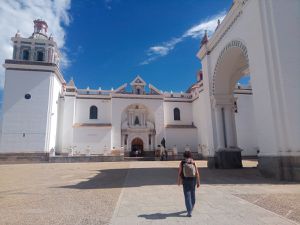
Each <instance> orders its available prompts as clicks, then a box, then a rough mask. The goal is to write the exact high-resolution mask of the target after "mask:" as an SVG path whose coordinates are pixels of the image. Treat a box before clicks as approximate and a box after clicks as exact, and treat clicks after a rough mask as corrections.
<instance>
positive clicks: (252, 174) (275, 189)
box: [0, 161, 300, 225]
mask: <svg viewBox="0 0 300 225" xmlns="http://www.w3.org/2000/svg"><path fill="white" fill-rule="evenodd" d="M178 163H179V162H175V161H172V162H171V161H169V162H161V161H150V162H114V163H72V164H59V163H58V164H11V165H0V205H1V207H0V215H1V216H0V224H1V225H6V224H9V225H11V224H18V225H22V224H37V225H43V224H51V225H52V224H53V225H54V224H55V225H56V224H78V225H81V224H124V225H125V224H216V225H220V224H222V225H235V224H247V225H252V224H253V225H254V224H258V225H262V224H272V225H273V224H300V184H299V183H286V182H278V181H275V180H271V179H265V178H263V177H261V176H260V174H259V172H258V170H257V169H256V168H255V166H256V162H255V161H244V162H243V164H244V166H245V168H244V169H241V170H208V169H207V168H206V162H205V161H198V162H197V163H198V166H200V167H201V168H200V175H201V187H200V189H198V190H197V203H196V206H195V209H194V212H193V217H192V218H187V217H185V215H186V212H185V207H184V199H183V193H182V187H181V186H180V187H178V186H177V185H176V176H177V166H178Z"/></svg>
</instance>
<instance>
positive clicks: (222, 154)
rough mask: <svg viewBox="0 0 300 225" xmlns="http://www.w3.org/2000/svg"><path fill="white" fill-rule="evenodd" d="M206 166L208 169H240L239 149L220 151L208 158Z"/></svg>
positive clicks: (240, 157)
mask: <svg viewBox="0 0 300 225" xmlns="http://www.w3.org/2000/svg"><path fill="white" fill-rule="evenodd" d="M207 166H208V168H210V169H239V168H242V167H243V165H242V156H241V149H239V148H234V149H220V150H218V151H217V152H216V153H215V156H214V157H208V162H207Z"/></svg>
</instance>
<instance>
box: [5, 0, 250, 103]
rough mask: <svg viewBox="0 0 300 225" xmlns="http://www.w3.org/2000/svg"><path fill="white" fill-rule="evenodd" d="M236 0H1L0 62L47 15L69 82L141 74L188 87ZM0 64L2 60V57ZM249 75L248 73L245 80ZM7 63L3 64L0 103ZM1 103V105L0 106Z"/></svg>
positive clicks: (114, 80)
mask: <svg viewBox="0 0 300 225" xmlns="http://www.w3.org/2000/svg"><path fill="white" fill-rule="evenodd" d="M231 4H232V0H214V1H212V0H30V1H28V0H1V4H0V19H1V23H0V30H1V34H2V35H0V52H1V54H0V61H1V62H2V63H3V62H4V60H5V59H9V58H11V57H12V50H13V48H12V43H11V40H10V38H11V37H12V36H14V35H15V33H16V31H17V30H19V31H20V33H21V36H22V37H29V36H30V35H31V34H32V32H33V20H35V19H37V18H40V19H44V20H45V21H46V22H47V23H48V26H49V29H48V30H49V32H48V34H49V35H50V34H51V33H52V34H53V36H54V39H55V40H56V41H57V44H58V46H59V48H60V50H61V52H62V63H61V64H62V66H61V68H62V70H63V75H64V77H65V79H66V81H69V80H70V78H71V77H73V78H74V80H75V84H76V86H77V87H78V88H86V87H87V86H89V87H90V88H96V89H98V88H99V87H101V88H102V89H111V88H112V87H114V88H117V87H119V86H120V85H122V84H123V83H129V82H131V81H132V80H133V79H134V78H135V76H136V75H140V76H141V77H142V78H143V79H144V80H145V81H146V82H147V83H151V84H153V85H154V86H156V87H157V88H158V89H160V90H163V91H171V90H172V91H174V92H177V91H178V92H179V91H185V90H186V89H187V88H188V87H189V86H190V85H191V84H192V83H193V82H195V80H196V72H197V71H198V70H199V69H201V64H200V61H199V60H198V59H197V58H196V53H197V51H198V50H199V47H200V40H201V38H202V37H203V33H204V30H206V29H207V30H208V33H209V34H211V33H212V32H213V31H214V29H215V26H216V25H217V19H218V18H221V19H222V18H223V17H224V15H225V14H226V12H227V11H228V10H229V8H230V6H231ZM2 63H1V64H2ZM246 80H247V79H246ZM3 86H4V68H0V105H1V104H2V95H3ZM0 108H1V106H0Z"/></svg>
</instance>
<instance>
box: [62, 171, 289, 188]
mask: <svg viewBox="0 0 300 225" xmlns="http://www.w3.org/2000/svg"><path fill="white" fill-rule="evenodd" d="M126 176H127V177H128V179H127V182H124V181H125V178H126ZM200 180H201V184H208V185H210V184H214V185H232V184H236V185H251V184H274V185H276V184H291V183H287V182H282V181H278V180H274V179H268V178H264V177H262V175H261V174H260V173H259V171H258V169H257V168H243V169H235V170H221V169H218V170H212V169H208V168H201V169H200ZM176 181H177V168H166V167H161V168H127V169H105V170H99V172H98V174H97V175H96V176H94V177H92V178H89V179H88V180H86V181H82V182H80V183H77V184H74V185H67V186H60V187H59V188H71V189H97V188H98V189H106V188H122V187H125V188H126V187H140V186H151V185H177V184H176Z"/></svg>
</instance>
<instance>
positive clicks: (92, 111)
mask: <svg viewBox="0 0 300 225" xmlns="http://www.w3.org/2000/svg"><path fill="white" fill-rule="evenodd" d="M97 118H98V108H97V107H96V106H94V105H93V106H91V107H90V119H97Z"/></svg>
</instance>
